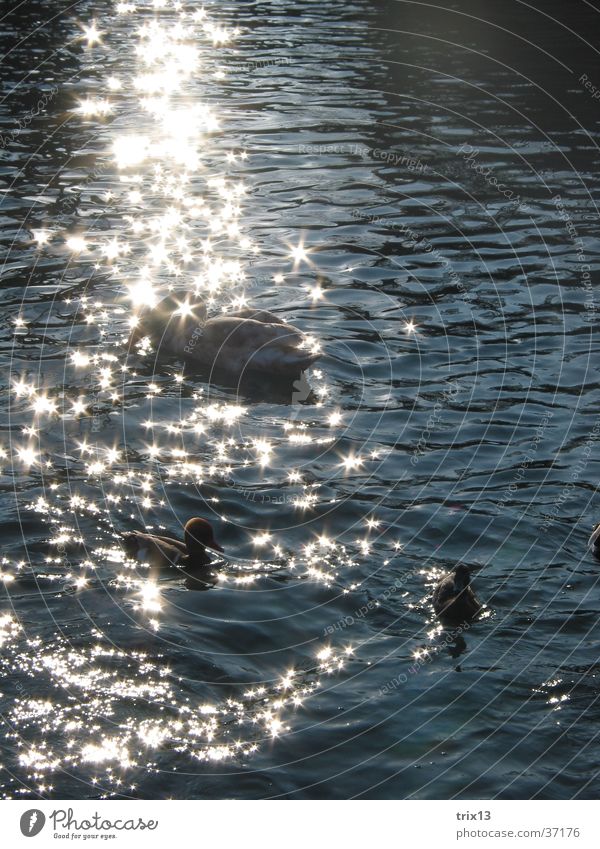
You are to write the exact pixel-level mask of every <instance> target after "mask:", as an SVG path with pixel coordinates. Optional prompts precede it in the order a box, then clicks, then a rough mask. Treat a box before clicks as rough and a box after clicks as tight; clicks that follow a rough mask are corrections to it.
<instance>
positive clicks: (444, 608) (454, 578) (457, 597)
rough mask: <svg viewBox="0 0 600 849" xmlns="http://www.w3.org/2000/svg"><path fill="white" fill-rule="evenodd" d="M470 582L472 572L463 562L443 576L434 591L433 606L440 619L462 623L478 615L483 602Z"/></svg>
mask: <svg viewBox="0 0 600 849" xmlns="http://www.w3.org/2000/svg"><path fill="white" fill-rule="evenodd" d="M470 584H471V574H470V572H469V570H468V568H467V567H466V566H464V565H463V564H461V565H459V566H457V567H456V569H454V571H452V572H447V573H446V574H445V575H444V576H443V577H442V579H441V580H440V582H439V583H438V584H437V586H436V588H435V589H434V591H433V608H434V610H435V612H436V614H437V616H439V618H440V619H442V620H446V621H448V622H454V623H460V622H470V621H471V620H472V619H474V618H475V616H477V614H478V613H479V612H480V610H481V603H480V602H479V599H478V598H477V596H476V595H475V593H474V592H473V590H472V589H471V586H470Z"/></svg>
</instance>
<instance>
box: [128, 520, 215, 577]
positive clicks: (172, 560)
mask: <svg viewBox="0 0 600 849" xmlns="http://www.w3.org/2000/svg"><path fill="white" fill-rule="evenodd" d="M122 540H123V548H124V549H125V553H126V554H127V556H128V557H131V558H132V559H133V560H139V561H141V562H143V563H148V564H149V565H150V567H151V568H153V569H156V570H163V569H168V568H170V567H173V566H176V567H178V568H179V569H184V570H185V571H190V570H197V569H206V567H207V566H210V564H211V563H212V560H211V558H210V556H209V555H208V554H207V552H206V549H207V548H210V549H213V550H214V551H223V550H224V549H223V548H222V547H221V546H220V545H219V543H218V542H217V541H216V540H215V537H214V533H213V529H212V525H211V524H210V522H207V521H206V519H201V518H199V517H195V518H193V519H190V520H189V521H188V522H186V524H185V528H184V538H183V542H182V541H181V540H178V539H173V538H172V537H166V536H160V535H159V534H145V533H142V532H141V531H128V532H126V533H124V534H122Z"/></svg>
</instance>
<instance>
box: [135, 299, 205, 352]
mask: <svg viewBox="0 0 600 849" xmlns="http://www.w3.org/2000/svg"><path fill="white" fill-rule="evenodd" d="M205 321H206V305H205V304H204V303H203V301H196V300H193V299H192V300H190V299H189V298H185V297H182V296H180V295H167V297H166V298H163V299H162V300H161V301H159V302H158V304H156V306H155V307H152V308H150V309H148V310H145V311H144V312H143V313H142V314H141V315H140V317H139V318H138V322H137V324H136V325H135V327H134V328H133V330H132V332H131V337H130V341H131V342H132V343H133V344H136V343H137V342H139V341H140V339H143V338H144V337H145V336H148V337H149V338H150V339H152V340H160V339H162V337H163V336H164V334H165V333H167V331H168V332H169V333H174V334H178V333H179V332H180V331H183V330H184V328H185V330H186V331H187V329H188V328H189V327H190V325H194V326H195V327H201V326H202V325H203V324H204V322H205Z"/></svg>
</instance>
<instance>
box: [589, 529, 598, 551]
mask: <svg viewBox="0 0 600 849" xmlns="http://www.w3.org/2000/svg"><path fill="white" fill-rule="evenodd" d="M588 545H589V547H590V548H591V549H592V554H595V555H596V557H600V524H598V525H596V526H595V527H594V529H593V530H592V535H591V537H590V539H589V542H588Z"/></svg>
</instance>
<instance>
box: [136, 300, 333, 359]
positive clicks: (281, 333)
mask: <svg viewBox="0 0 600 849" xmlns="http://www.w3.org/2000/svg"><path fill="white" fill-rule="evenodd" d="M145 337H147V338H149V339H150V341H151V343H152V344H153V345H155V346H156V347H157V348H158V349H159V350H165V351H167V352H168V353H170V354H174V355H176V356H179V357H181V359H183V360H186V361H188V362H192V363H198V364H199V365H203V366H210V367H211V368H217V369H222V370H224V371H229V372H234V373H236V374H241V373H242V372H244V371H246V370H249V371H264V372H268V373H269V374H277V375H287V376H294V375H298V374H300V372H301V371H303V370H304V369H306V368H308V367H309V366H310V365H311V363H313V362H314V361H315V360H316V359H317V358H318V356H319V354H318V353H317V352H316V351H315V350H311V349H310V342H309V339H308V338H307V337H306V336H305V334H304V333H302V332H301V331H300V330H298V329H297V328H296V327H293V326H292V325H289V324H285V323H284V322H282V321H281V319H280V318H278V317H277V316H276V315H275V314H274V313H271V312H267V311H266V310H254V309H241V310H238V311H237V312H235V313H233V314H227V315H221V316H217V317H215V318H207V315H206V307H205V306H204V304H203V303H201V302H199V303H195V304H183V305H182V304H181V303H180V302H179V301H178V300H177V299H176V298H175V297H173V296H168V297H166V298H163V300H162V301H160V302H159V303H158V304H157V305H156V306H155V307H154V308H153V309H151V310H148V311H147V312H146V313H144V314H142V316H141V317H140V319H139V321H138V324H137V325H136V327H135V328H134V330H133V332H132V334H131V343H134V344H135V343H136V342H139V341H140V340H142V339H144V338H145Z"/></svg>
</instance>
